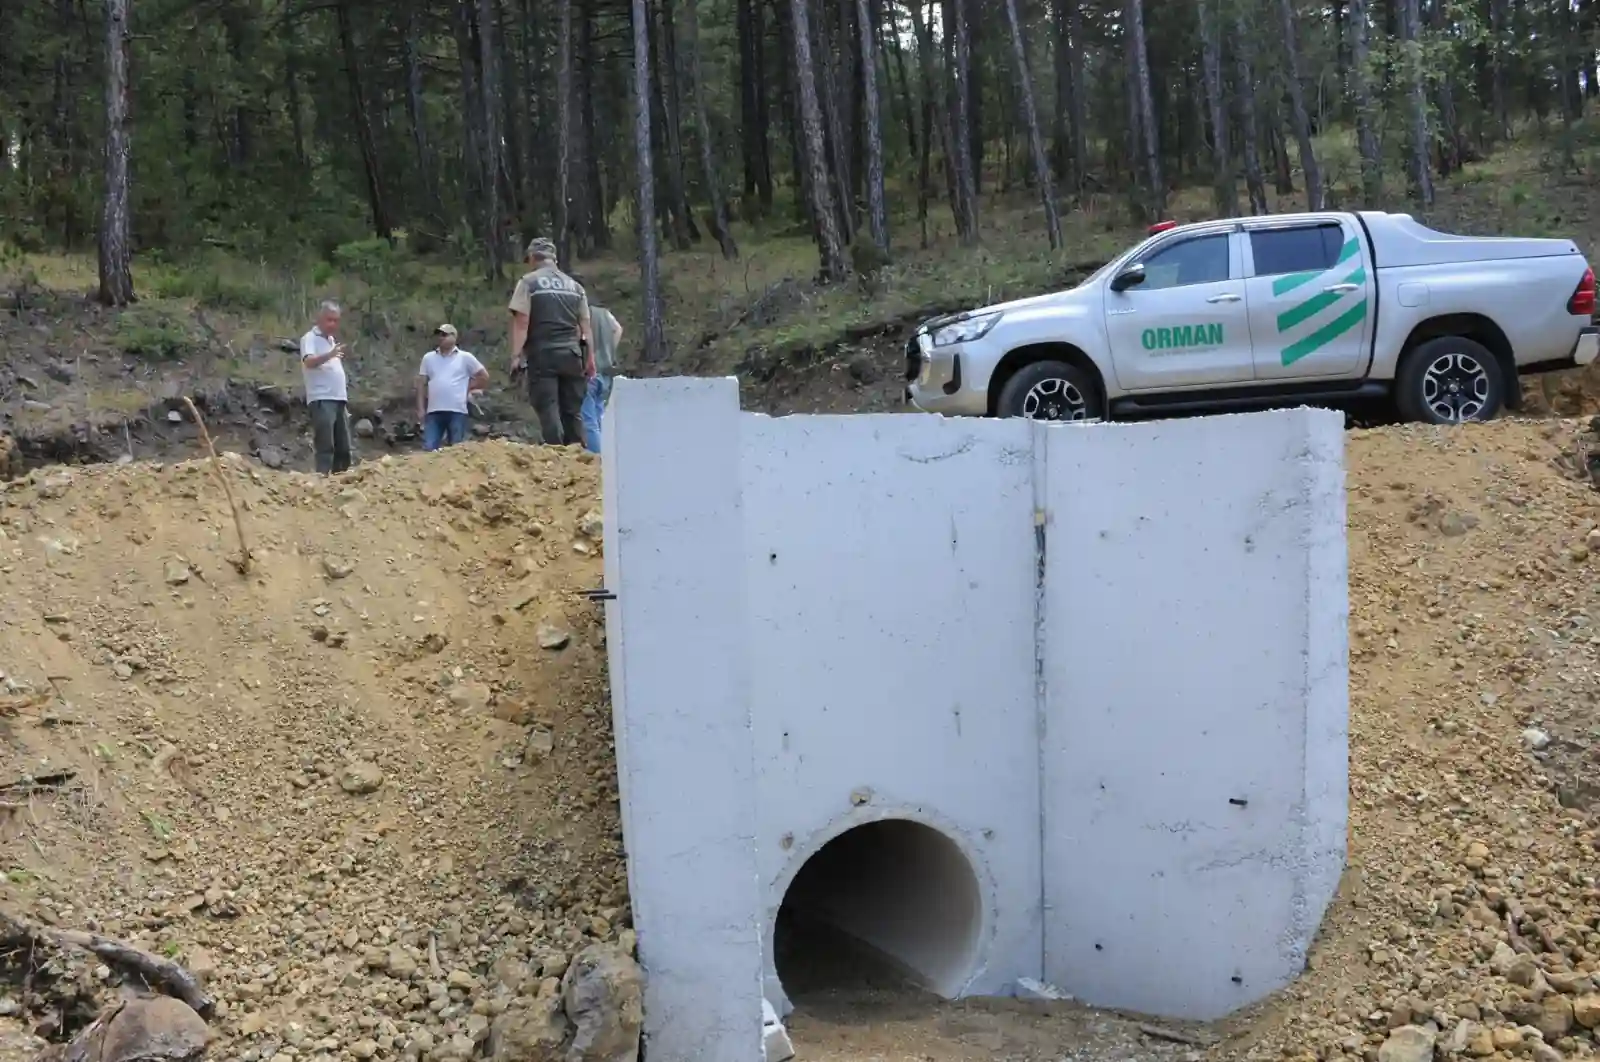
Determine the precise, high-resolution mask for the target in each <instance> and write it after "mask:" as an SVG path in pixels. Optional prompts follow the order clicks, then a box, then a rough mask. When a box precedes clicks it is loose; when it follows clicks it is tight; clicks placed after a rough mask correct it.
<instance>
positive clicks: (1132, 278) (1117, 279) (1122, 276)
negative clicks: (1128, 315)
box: [1111, 262, 1144, 292]
mask: <svg viewBox="0 0 1600 1062" xmlns="http://www.w3.org/2000/svg"><path fill="white" fill-rule="evenodd" d="M1143 283H1144V266H1143V265H1142V264H1141V263H1139V262H1135V263H1134V264H1133V265H1131V266H1129V267H1128V268H1126V269H1124V270H1123V271H1122V272H1120V273H1118V274H1117V275H1116V276H1114V277H1112V278H1111V290H1112V291H1119V292H1120V291H1127V290H1128V289H1129V288H1134V287H1138V286H1139V285H1140V284H1143Z"/></svg>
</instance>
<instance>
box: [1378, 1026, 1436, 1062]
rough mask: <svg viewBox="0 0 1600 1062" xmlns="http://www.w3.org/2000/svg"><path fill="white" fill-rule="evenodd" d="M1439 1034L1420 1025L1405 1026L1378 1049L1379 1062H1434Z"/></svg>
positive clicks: (1391, 1034)
mask: <svg viewBox="0 0 1600 1062" xmlns="http://www.w3.org/2000/svg"><path fill="white" fill-rule="evenodd" d="M1437 1040H1438V1034H1437V1033H1435V1032H1434V1031H1433V1030H1432V1029H1427V1028H1423V1027H1422V1026H1419V1025H1403V1026H1401V1027H1400V1028H1398V1029H1396V1030H1395V1031H1394V1032H1392V1033H1390V1034H1389V1038H1388V1039H1387V1040H1385V1041H1384V1042H1383V1046H1382V1047H1380V1048H1378V1062H1433V1048H1434V1044H1435V1042H1436V1041H1437Z"/></svg>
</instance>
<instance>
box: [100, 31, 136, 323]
mask: <svg viewBox="0 0 1600 1062" xmlns="http://www.w3.org/2000/svg"><path fill="white" fill-rule="evenodd" d="M130 15H131V12H130V10H129V0H106V147H105V151H106V187H105V199H104V201H103V203H102V209H101V212H100V301H101V302H102V303H103V304H105V305H107V306H126V305H128V304H129V303H130V302H132V301H133V248H132V247H131V245H130V241H129V236H128V230H129V228H130V227H131V220H130V218H129V208H128V153H129V150H130V143H129V141H130V138H131V137H130V133H129V125H130V121H129V114H128V32H129V31H128V19H129V16H130Z"/></svg>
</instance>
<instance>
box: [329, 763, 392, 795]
mask: <svg viewBox="0 0 1600 1062" xmlns="http://www.w3.org/2000/svg"><path fill="white" fill-rule="evenodd" d="M339 788H340V789H343V790H344V791H345V792H346V793H353V794H356V795H360V794H363V793H376V792H377V791H378V790H379V789H381V788H383V771H382V769H381V768H379V767H378V765H377V764H375V763H372V762H370V761H368V760H356V761H354V762H352V763H347V764H345V765H344V768H343V769H342V770H340V771H339Z"/></svg>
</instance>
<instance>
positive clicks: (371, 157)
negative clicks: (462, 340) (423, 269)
mask: <svg viewBox="0 0 1600 1062" xmlns="http://www.w3.org/2000/svg"><path fill="white" fill-rule="evenodd" d="M113 2H117V0H113ZM334 11H335V14H336V17H337V20H338V24H339V46H340V48H341V50H342V51H343V54H344V66H345V74H346V79H347V80H348V82H349V88H350V110H351V117H352V118H353V119H354V120H355V123H356V142H357V144H358V146H359V147H360V149H361V167H362V170H363V171H364V172H365V173H366V178H367V202H368V205H369V206H370V207H371V209H372V231H373V232H374V233H376V234H377V236H378V238H379V239H381V240H389V241H391V242H392V241H393V240H394V223H393V222H392V221H391V220H390V218H389V203H388V200H387V199H386V198H385V196H384V190H383V177H382V175H381V173H380V171H379V169H378V145H377V140H376V139H375V138H374V137H373V133H372V116H371V115H370V114H368V113H367V96H366V93H365V92H364V91H362V88H361V53H360V51H358V50H357V48H356V38H355V30H354V28H352V26H351V24H350V3H349V0H338V3H337V4H336V5H335V7H334Z"/></svg>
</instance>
